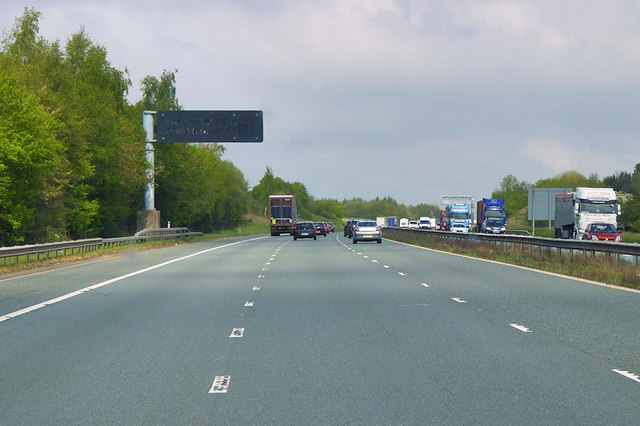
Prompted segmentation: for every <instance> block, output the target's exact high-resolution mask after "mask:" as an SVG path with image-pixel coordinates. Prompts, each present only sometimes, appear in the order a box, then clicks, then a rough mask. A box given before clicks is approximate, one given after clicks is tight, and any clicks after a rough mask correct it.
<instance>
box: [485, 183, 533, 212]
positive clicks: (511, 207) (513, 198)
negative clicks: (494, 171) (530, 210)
mask: <svg viewBox="0 0 640 426" xmlns="http://www.w3.org/2000/svg"><path fill="white" fill-rule="evenodd" d="M530 186H531V185H530V184H528V183H527V182H525V181H519V180H518V179H517V178H516V177H515V176H514V175H507V176H505V177H504V178H502V181H501V182H500V189H499V190H496V191H494V192H493V193H492V194H491V198H497V199H500V198H502V199H504V206H505V210H506V211H507V213H508V214H509V216H513V215H515V213H516V212H517V211H519V210H521V209H523V208H525V207H526V206H527V204H528V194H529V187H530Z"/></svg>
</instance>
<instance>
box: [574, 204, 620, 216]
mask: <svg viewBox="0 0 640 426" xmlns="http://www.w3.org/2000/svg"><path fill="white" fill-rule="evenodd" d="M580 210H581V211H582V213H599V214H615V213H617V210H616V205H615V203H606V204H605V203H600V204H598V203H583V204H581V207H580Z"/></svg>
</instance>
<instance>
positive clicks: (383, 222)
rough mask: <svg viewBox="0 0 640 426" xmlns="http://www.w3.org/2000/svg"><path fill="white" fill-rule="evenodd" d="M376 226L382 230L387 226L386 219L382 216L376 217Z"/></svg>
mask: <svg viewBox="0 0 640 426" xmlns="http://www.w3.org/2000/svg"><path fill="white" fill-rule="evenodd" d="M376 224H377V225H378V228H384V227H385V226H387V218H386V217H384V216H378V217H376Z"/></svg>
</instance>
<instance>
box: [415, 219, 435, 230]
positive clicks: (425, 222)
mask: <svg viewBox="0 0 640 426" xmlns="http://www.w3.org/2000/svg"><path fill="white" fill-rule="evenodd" d="M418 226H419V227H420V229H432V228H435V227H436V220H435V219H434V218H432V217H427V216H422V217H421V218H420V219H418Z"/></svg>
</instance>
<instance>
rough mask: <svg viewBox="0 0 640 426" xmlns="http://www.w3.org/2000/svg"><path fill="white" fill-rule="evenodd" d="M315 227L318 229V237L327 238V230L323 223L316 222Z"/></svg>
mask: <svg viewBox="0 0 640 426" xmlns="http://www.w3.org/2000/svg"><path fill="white" fill-rule="evenodd" d="M314 226H315V227H316V232H317V233H318V235H324V236H325V237H326V236H327V228H326V227H325V226H324V224H323V223H321V222H316V223H314Z"/></svg>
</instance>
